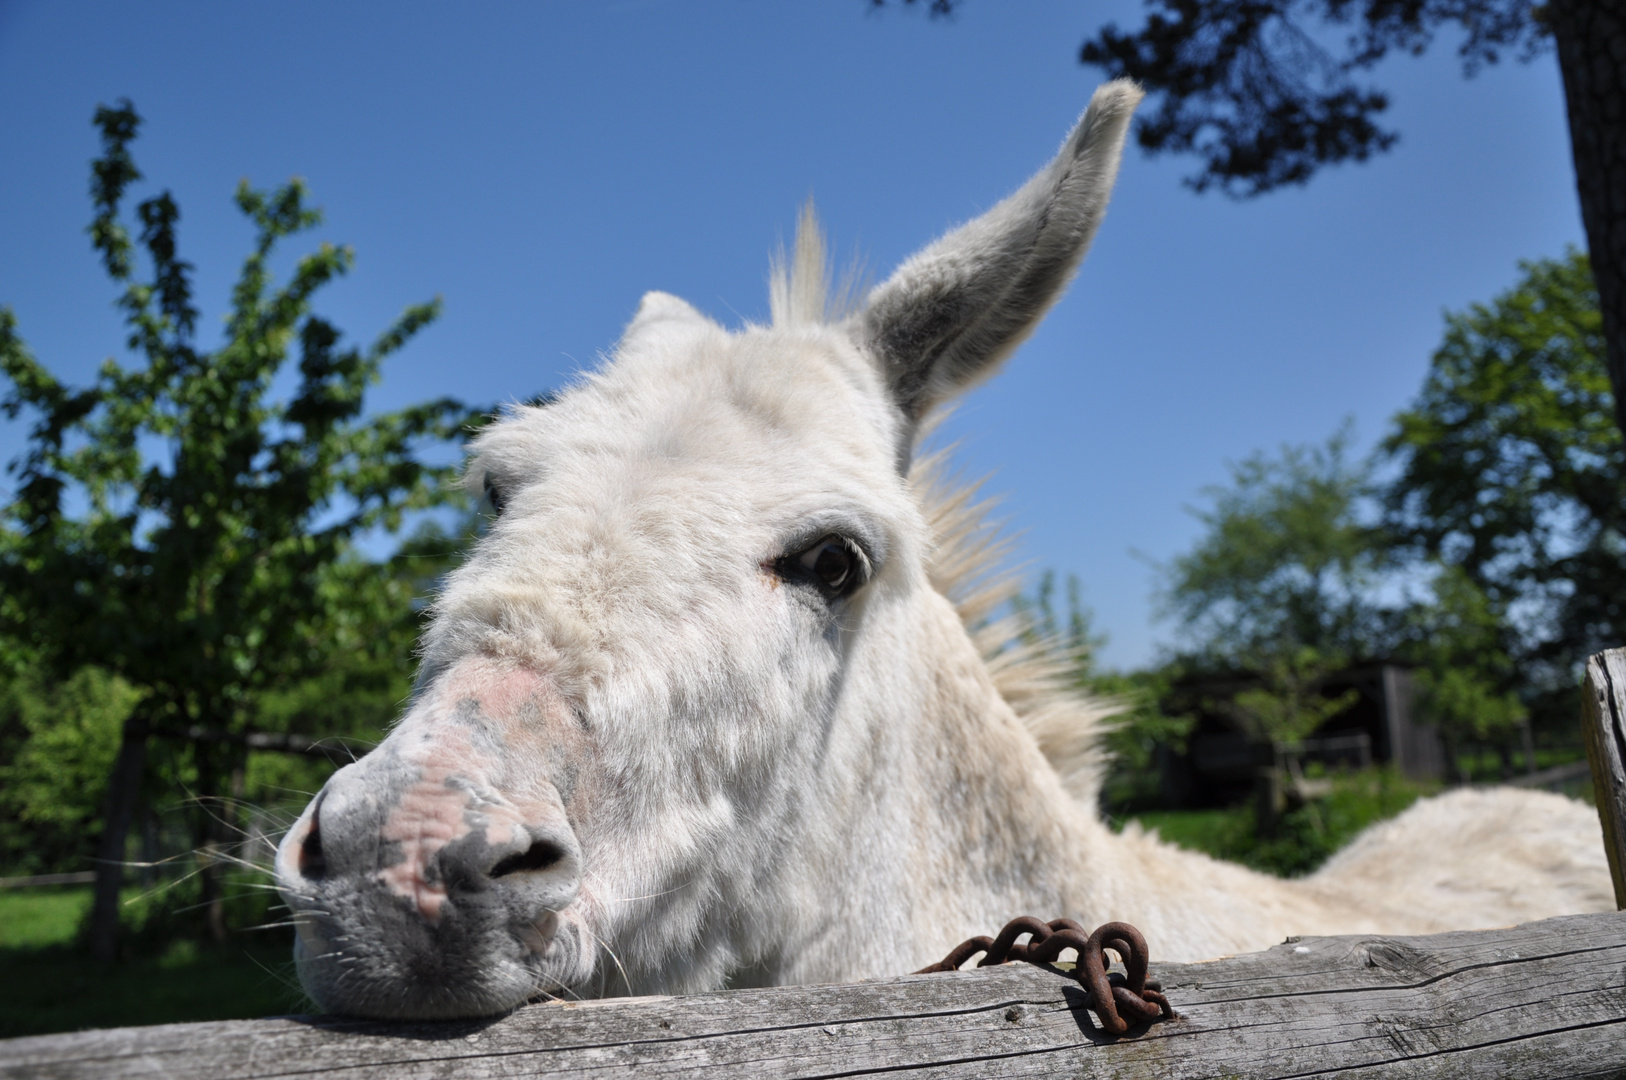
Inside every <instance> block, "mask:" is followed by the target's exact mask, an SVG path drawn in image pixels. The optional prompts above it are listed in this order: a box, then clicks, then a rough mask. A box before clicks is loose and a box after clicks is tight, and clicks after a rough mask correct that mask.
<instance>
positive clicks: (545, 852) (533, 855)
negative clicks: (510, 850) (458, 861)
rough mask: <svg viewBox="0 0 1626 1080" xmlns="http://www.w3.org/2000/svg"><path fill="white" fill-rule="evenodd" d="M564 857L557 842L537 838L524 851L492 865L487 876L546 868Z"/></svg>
mask: <svg viewBox="0 0 1626 1080" xmlns="http://www.w3.org/2000/svg"><path fill="white" fill-rule="evenodd" d="M564 857H565V853H564V851H563V850H562V849H561V848H560V847H559V846H558V845H557V844H554V843H551V842H549V841H547V840H538V841H537V842H536V843H534V844H532V845H531V846H530V847H528V848H526V849H525V850H524V851H521V852H518V853H517V854H514V855H510V856H508V857H507V858H506V859H503V860H502V861H501V862H499V863H498V864H497V865H496V866H493V867H492V868H491V872H490V874H489V875H487V876H489V877H494V878H500V877H503V876H504V875H507V874H523V873H525V872H526V871H530V870H546V869H547V868H548V867H550V866H552V865H553V864H554V863H556V862H558V861H559V860H560V859H562V858H564Z"/></svg>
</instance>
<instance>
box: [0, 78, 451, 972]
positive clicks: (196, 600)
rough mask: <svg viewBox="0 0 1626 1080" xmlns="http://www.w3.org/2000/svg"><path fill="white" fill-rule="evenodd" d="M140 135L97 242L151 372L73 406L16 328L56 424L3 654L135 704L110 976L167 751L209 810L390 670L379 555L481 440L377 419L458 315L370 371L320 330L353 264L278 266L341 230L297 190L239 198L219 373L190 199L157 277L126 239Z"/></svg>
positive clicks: (165, 233)
mask: <svg viewBox="0 0 1626 1080" xmlns="http://www.w3.org/2000/svg"><path fill="white" fill-rule="evenodd" d="M140 122H141V121H140V118H139V117H138V116H137V115H136V113H135V110H134V109H133V108H132V107H131V106H130V104H129V103H128V102H124V103H121V104H120V105H119V106H117V107H115V108H107V107H102V108H99V109H98V110H97V112H96V116H95V125H96V127H97V128H98V129H99V130H100V133H101V138H102V156H101V157H100V158H98V159H97V160H96V161H95V162H94V163H93V165H92V183H91V195H92V199H93V202H94V206H95V217H94V220H93V222H92V224H91V226H90V229H89V232H90V235H91V239H92V244H93V246H94V248H95V250H96V251H97V252H98V253H99V254H100V256H101V260H102V263H103V265H104V267H105V268H106V270H107V273H108V275H109V276H110V277H111V278H112V280H113V281H114V282H115V283H116V284H117V285H119V286H121V287H122V294H121V295H120V297H119V300H118V304H119V307H120V308H121V309H122V311H123V313H124V317H125V321H126V324H127V325H128V327H129V336H128V339H127V345H128V347H129V348H130V350H131V351H132V352H133V353H135V354H137V355H139V357H141V358H142V360H143V361H144V362H142V363H140V364H137V365H135V366H128V367H127V366H125V365H122V364H120V363H118V362H116V361H114V360H108V361H107V362H106V363H104V364H103V365H102V367H101V370H100V371H99V373H98V375H97V377H96V379H95V382H94V383H93V384H92V385H91V386H89V387H87V388H83V389H73V388H70V387H68V386H65V385H63V384H62V383H61V382H59V381H58V380H57V379H56V378H55V377H54V376H52V375H51V374H50V372H49V371H48V370H47V369H46V368H45V367H44V366H42V365H41V364H39V363H38V362H36V361H35V360H34V358H33V357H32V356H31V355H30V354H29V352H28V350H27V348H26V347H25V346H24V344H23V342H22V340H21V339H20V338H19V337H18V335H17V332H16V321H15V318H14V316H13V314H12V312H11V311H10V310H9V309H5V310H3V311H0V371H4V373H5V375H6V376H7V378H8V380H9V382H10V384H11V389H10V391H9V393H8V394H7V395H6V397H5V399H4V405H3V407H4V411H5V413H6V415H7V416H8V417H11V418H15V417H17V416H19V415H20V414H22V413H23V412H24V411H27V412H30V413H32V414H33V415H34V416H35V421H34V424H33V426H32V429H31V431H30V434H29V441H28V448H27V451H26V452H25V453H24V454H23V456H22V457H20V458H19V459H18V460H17V461H15V462H13V463H12V465H11V472H12V474H13V475H14V476H15V477H16V480H17V488H16V493H15V498H14V499H13V501H12V502H11V503H10V504H9V505H8V506H7V507H6V508H5V510H4V516H3V518H0V595H3V596H4V598H5V599H4V603H3V604H0V617H3V619H4V624H3V626H0V630H3V631H4V632H5V633H6V634H8V635H9V636H10V637H12V638H13V639H14V640H16V641H17V642H19V643H20V647H21V649H22V650H23V652H24V653H25V654H26V655H27V656H28V657H30V658H31V659H32V660H33V662H34V663H36V664H37V665H38V667H39V670H40V671H42V672H44V673H46V675H47V677H48V678H49V679H50V680H52V681H53V682H55V683H59V684H60V683H65V682H67V681H68V680H70V679H71V678H73V677H74V676H75V674H76V673H78V672H80V671H82V670H85V669H87V668H94V669H96V670H99V671H103V672H106V673H107V674H108V675H109V676H113V677H117V678H119V679H121V680H122V681H123V682H124V683H125V684H127V685H128V687H129V688H130V692H131V693H132V694H133V695H134V696H135V701H134V704H133V707H132V708H131V711H130V713H129V716H128V717H127V718H126V719H125V720H124V722H123V724H122V730H121V732H120V737H119V746H118V750H117V753H116V755H115V758H114V761H113V764H112V766H111V768H110V770H109V778H108V781H107V785H106V794H105V800H104V801H105V808H104V812H103V815H102V817H103V824H102V829H101V836H100V840H99V847H98V853H99V859H100V861H99V864H98V880H97V886H96V899H95V905H94V909H93V913H92V917H91V924H90V932H89V937H90V944H91V947H92V950H93V951H94V952H95V954H96V955H98V956H101V957H111V956H113V955H114V952H115V944H116V933H117V927H118V886H119V880H120V876H121V875H120V863H121V862H122V860H123V858H124V854H125V839H126V835H127V833H128V830H129V827H130V822H131V817H132V814H133V812H134V809H135V806H136V801H137V798H138V795H139V792H140V789H141V784H142V778H143V776H144V775H145V774H146V772H147V757H148V746H149V743H150V741H151V740H152V739H153V738H154V737H156V736H165V737H169V738H180V739H184V740H185V741H186V742H187V744H188V745H189V746H190V748H191V755H192V762H193V768H194V771H195V777H196V790H197V792H198V794H200V795H201V796H203V797H205V798H208V797H211V796H215V795H218V794H220V793H222V792H223V791H226V790H229V788H230V787H231V785H232V778H233V777H234V776H240V774H241V771H242V768H243V764H244V759H245V757H246V754H247V736H248V735H249V734H250V733H252V732H256V731H260V730H263V729H264V728H266V727H267V726H273V727H274V726H276V725H285V726H292V725H293V724H295V723H296V721H297V720H298V719H299V717H298V716H296V715H295V713H296V710H293V709H289V708H279V707H276V705H275V703H276V702H277V701H278V700H279V698H280V699H281V700H284V701H287V700H290V698H291V699H293V700H297V699H298V688H299V687H301V686H308V685H310V684H312V683H313V681H315V682H319V681H320V680H321V679H322V678H324V677H331V676H330V673H331V671H332V668H333V664H334V662H335V660H336V659H338V658H343V657H345V656H346V655H347V653H349V652H352V651H355V650H362V651H365V650H366V649H367V648H368V646H369V642H370V641H373V640H374V638H375V636H376V635H375V633H374V631H375V628H376V626H377V624H378V619H379V615H380V613H381V611H384V610H388V609H391V608H392V606H393V608H395V609H397V610H398V609H399V607H400V605H399V604H398V603H396V602H395V601H392V600H391V598H390V588H391V586H390V584H389V582H388V581H387V580H385V578H387V575H383V576H380V575H379V573H378V572H377V571H376V570H375V569H373V568H370V567H369V566H368V565H367V564H366V562H365V560H363V559H362V558H361V556H360V555H359V554H358V553H357V551H356V548H355V542H356V540H357V539H358V538H359V537H361V536H362V535H364V534H367V533H369V532H373V531H376V530H381V529H382V530H395V529H397V528H399V527H400V526H401V524H402V521H403V515H405V514H407V513H408V512H410V511H413V510H416V509H421V508H427V507H430V506H433V505H435V504H436V503H437V502H440V501H442V500H443V499H444V498H445V497H446V493H447V489H446V488H445V487H442V486H440V485H438V483H437V482H438V481H439V480H440V479H441V478H442V476H443V475H444V473H445V471H446V470H444V469H438V468H434V467H430V466H428V465H426V464H424V463H423V462H422V461H421V460H420V457H419V454H418V448H419V447H420V445H421V444H422V443H424V442H425V441H426V440H443V439H448V438H453V437H455V436H456V435H457V434H458V433H459V431H460V430H461V426H462V425H463V424H464V423H465V421H466V419H467V416H468V414H467V410H465V409H464V408H463V407H462V406H461V405H459V404H458V403H456V402H455V401H452V400H450V399H442V400H439V401H434V402H430V403H427V404H423V405H419V406H415V407H412V408H408V409H404V410H401V411H399V412H394V413H388V414H384V415H378V416H373V417H370V418H368V417H364V416H363V395H364V392H365V390H366V388H367V386H368V385H369V384H371V383H372V382H374V381H376V379H377V378H378V377H379V372H380V367H381V365H382V363H383V361H384V359H385V358H386V357H388V356H389V355H390V354H391V353H393V352H395V351H396V350H397V349H399V348H400V347H401V346H402V345H404V344H405V343H406V342H407V341H408V340H409V339H410V338H412V336H413V335H414V334H416V333H417V332H418V331H419V330H421V329H422V328H423V327H424V326H426V325H427V324H428V323H429V322H430V321H432V320H433V319H434V318H435V316H436V313H437V311H438V301H437V302H435V303H429V304H421V305H417V306H414V307H410V308H408V309H407V310H406V312H405V314H404V315H402V317H401V318H400V319H399V320H398V321H397V322H396V323H395V324H394V325H392V326H391V327H390V328H389V329H387V330H386V331H385V332H384V333H383V334H381V335H380V336H379V337H378V338H377V340H376V341H375V342H374V343H373V344H372V345H371V346H369V347H367V348H365V349H358V348H355V347H347V346H345V345H343V344H342V343H341V337H340V333H339V331H338V330H337V329H336V328H335V327H334V326H333V325H332V324H330V323H329V322H327V321H325V320H323V319H321V318H319V317H316V316H314V315H312V314H310V311H311V304H312V298H313V296H314V294H315V293H316V292H317V291H318V290H319V289H320V288H321V287H322V286H323V285H325V284H326V283H328V282H329V281H331V280H333V279H334V278H335V277H337V276H339V275H341V274H343V273H345V272H346V271H347V270H348V269H349V268H350V266H351V263H352V255H351V252H350V251H349V250H348V249H343V248H336V247H333V246H331V245H327V244H323V245H321V246H320V247H319V248H318V249H317V250H316V251H315V252H313V253H311V254H309V255H306V256H304V257H303V258H301V259H300V260H299V261H298V263H297V265H296V266H295V268H294V270H293V272H292V275H291V277H290V278H289V280H287V281H286V282H285V283H283V284H281V285H278V284H276V283H274V281H273V279H272V273H271V269H270V267H271V257H272V254H273V251H274V250H275V248H276V246H277V244H278V243H279V242H280V241H282V240H283V239H285V238H287V237H289V236H290V235H293V234H295V233H298V232H300V231H303V230H307V229H310V228H312V227H314V226H315V225H316V224H317V223H318V222H319V221H320V213H319V212H318V211H317V210H315V209H313V208H311V207H309V206H308V205H307V201H306V192H305V189H304V187H303V185H302V184H301V183H300V182H299V181H297V180H295V181H291V182H290V183H288V184H286V185H284V186H282V187H280V188H277V189H276V190H274V191H258V190H255V189H253V188H251V187H249V186H248V185H247V184H246V183H244V184H242V185H240V186H239V188H238V190H237V194H236V201H237V205H238V207H239V208H240V209H241V210H242V212H243V214H244V215H245V216H246V217H247V218H248V219H249V221H250V222H251V223H252V224H253V226H254V230H255V243H254V248H253V251H252V252H251V254H250V255H249V256H248V258H247V260H246V261H245V262H244V264H243V267H242V270H241V272H240V274H239V275H238V278H237V281H236V285H235V288H234V289H233V292H232V297H231V311H230V314H229V317H228V320H227V324H226V330H225V340H224V341H223V343H222V344H221V345H220V347H219V348H217V349H215V350H214V351H213V352H205V351H203V350H201V349H200V348H199V347H198V345H197V344H196V342H195V333H194V331H195V326H196V322H197V318H198V312H197V310H196V308H195V307H194V305H193V301H192V284H191V281H192V267H191V266H190V264H188V263H186V262H184V261H182V260H181V259H180V257H179V255H178V252H177V235H176V225H177V222H178V220H179V217H180V213H179V210H178V208H177V207H176V205H175V202H174V200H173V199H172V198H171V196H170V194H169V193H168V192H167V191H166V192H163V193H161V194H159V195H157V196H154V197H152V198H149V199H146V200H145V201H143V202H141V203H140V204H139V205H138V206H137V207H136V212H135V216H136V219H137V221H138V222H139V226H138V228H139V243H140V246H141V249H142V251H143V252H144V254H145V262H146V264H147V270H148V271H149V273H148V275H147V276H145V277H139V276H138V274H137V270H138V265H137V264H138V257H137V251H136V245H135V243H133V242H132V240H131V236H130V231H129V227H127V226H126V224H125V222H124V219H123V217H122V215H121V202H122V200H123V197H124V193H125V191H126V189H127V188H128V187H129V185H130V184H132V183H133V182H135V181H136V180H138V179H140V173H139V172H138V171H137V169H136V167H135V164H134V161H133V160H132V158H131V156H130V152H129V147H130V144H131V142H132V140H133V139H134V138H135V135H136V131H137V128H138V127H139V125H140ZM296 347H297V350H298V357H299V359H298V375H299V381H298V385H297V387H296V388H295V389H294V391H293V394H292V396H291V397H290V398H289V399H287V400H286V401H279V400H275V399H274V398H273V397H272V395H271V392H270V390H271V382H272V379H273V378H274V377H275V375H276V374H277V372H278V371H279V370H280V369H281V368H282V367H283V365H284V363H285V362H286V361H287V359H288V358H289V355H290V352H291V351H292V350H293V349H294V348H296ZM386 636H387V635H386ZM313 734H318V735H320V734H326V732H321V731H317V732H313Z"/></svg>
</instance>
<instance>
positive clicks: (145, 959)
mask: <svg viewBox="0 0 1626 1080" xmlns="http://www.w3.org/2000/svg"><path fill="white" fill-rule="evenodd" d="M89 908H90V890H89V889H88V888H73V889H65V888H46V889H7V890H5V891H3V892H0V1037H4V1038H11V1037H14V1036H18V1035H39V1034H45V1033H48V1032H53V1031H76V1030H79V1029H82V1028H95V1027H124V1026H127V1025H133V1024H171V1023H178V1022H182V1021H188V1020H233V1019H240V1018H246V1017H254V1016H274V1015H277V1014H279V1013H289V1012H299V1011H302V1010H303V1009H305V1008H307V1007H308V1006H307V1005H306V1003H305V1000H304V995H303V994H301V993H300V992H299V990H298V989H297V987H296V986H294V985H293V983H294V979H293V964H292V959H291V955H290V952H289V945H288V941H287V938H286V937H285V936H284V935H283V934H282V933H278V932H268V933H266V934H264V935H245V937H246V938H247V940H246V941H245V940H242V939H236V940H233V941H230V942H227V943H226V944H224V945H209V944H203V943H200V942H197V941H195V940H192V939H189V938H179V939H174V940H171V941H168V942H160V943H153V944H150V945H144V943H143V945H138V946H137V947H136V949H135V954H134V955H133V956H131V957H129V958H128V959H125V960H121V961H120V962H118V963H116V964H99V963H97V962H95V961H94V960H92V959H90V957H89V956H87V955H86V954H85V952H84V951H83V950H82V949H81V948H80V947H78V945H77V943H76V940H75V939H76V937H77V934H78V929H79V922H80V920H81V919H82V918H83V916H84V914H85V912H86V911H87V910H89Z"/></svg>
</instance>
